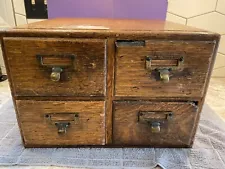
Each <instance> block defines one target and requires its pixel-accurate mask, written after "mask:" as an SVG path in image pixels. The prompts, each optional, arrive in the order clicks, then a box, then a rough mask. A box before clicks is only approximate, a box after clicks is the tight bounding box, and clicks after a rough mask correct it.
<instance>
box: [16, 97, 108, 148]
mask: <svg viewBox="0 0 225 169" xmlns="http://www.w3.org/2000/svg"><path fill="white" fill-rule="evenodd" d="M16 104H17V110H18V114H19V119H20V122H21V128H22V132H23V133H22V134H23V138H24V142H25V146H29V145H30V144H32V145H35V146H38V145H39V146H40V145H58V146H63V145H104V144H105V113H104V102H102V101H93V102H75V101H74V102H71V101H68V102H63V101H35V100H29V101H21V100H17V101H16ZM74 112H76V113H79V121H78V123H77V124H75V123H73V122H71V125H70V127H69V128H68V130H67V132H66V133H64V134H58V131H57V127H56V126H55V125H54V123H53V124H50V123H49V121H48V120H47V119H46V117H45V115H46V114H50V113H56V114H57V113H60V114H63V113H64V114H65V116H66V117H68V114H67V113H74ZM69 118H71V117H69ZM57 119H58V121H59V122H60V120H62V119H61V118H60V117H57ZM56 121H57V120H56Z"/></svg>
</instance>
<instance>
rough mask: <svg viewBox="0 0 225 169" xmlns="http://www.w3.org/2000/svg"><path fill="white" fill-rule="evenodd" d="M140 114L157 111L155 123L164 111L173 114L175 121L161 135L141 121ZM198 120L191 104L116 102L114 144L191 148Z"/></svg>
mask: <svg viewBox="0 0 225 169" xmlns="http://www.w3.org/2000/svg"><path fill="white" fill-rule="evenodd" d="M140 111H147V112H148V111H151V112H154V111H155V112H156V114H155V115H154V116H155V121H157V115H158V114H160V112H161V111H171V112H173V118H172V119H171V120H170V122H169V123H168V124H164V125H162V126H161V131H160V133H152V132H151V126H150V124H148V123H143V122H140V121H138V118H139V117H138V113H139V112H140ZM196 117H197V109H196V107H195V106H194V105H192V104H191V103H187V102H135V101H127V102H125V101H124V102H123V101H118V102H114V111H113V143H114V144H115V145H117V144H118V145H146V146H147V145H149V146H157V147H167V146H181V147H189V146H190V145H191V141H192V140H191V138H192V135H193V132H194V128H193V125H194V124H195V122H196ZM164 121H165V122H166V121H167V120H164Z"/></svg>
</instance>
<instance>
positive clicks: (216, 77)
mask: <svg viewBox="0 0 225 169" xmlns="http://www.w3.org/2000/svg"><path fill="white" fill-rule="evenodd" d="M211 79H225V77H219V76H212V77H211Z"/></svg>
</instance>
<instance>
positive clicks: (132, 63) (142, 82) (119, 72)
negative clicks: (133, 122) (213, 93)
mask: <svg viewBox="0 0 225 169" xmlns="http://www.w3.org/2000/svg"><path fill="white" fill-rule="evenodd" d="M116 46H117V53H116V73H115V80H116V84H115V95H116V96H131V97H201V96H203V93H204V92H203V91H204V86H205V81H206V77H207V75H208V70H209V67H210V63H211V60H212V54H213V51H214V46H215V43H214V42H213V41H212V42H207V41H206V42H203V41H201V42H200V41H160V40H158V41H153V40H147V41H117V42H116Z"/></svg>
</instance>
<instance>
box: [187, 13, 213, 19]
mask: <svg viewBox="0 0 225 169" xmlns="http://www.w3.org/2000/svg"><path fill="white" fill-rule="evenodd" d="M213 12H215V11H209V12H205V13H202V14H199V15H195V16H192V17H189V18H187V19H192V18H195V17H198V16H202V15H206V14H210V13H213Z"/></svg>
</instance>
